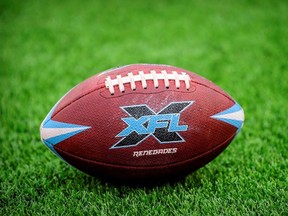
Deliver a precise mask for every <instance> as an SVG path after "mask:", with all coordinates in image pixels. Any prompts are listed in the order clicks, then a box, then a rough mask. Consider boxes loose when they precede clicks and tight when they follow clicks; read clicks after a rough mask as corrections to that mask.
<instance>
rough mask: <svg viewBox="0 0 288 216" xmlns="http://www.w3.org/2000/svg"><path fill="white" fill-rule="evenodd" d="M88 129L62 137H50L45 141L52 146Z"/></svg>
mask: <svg viewBox="0 0 288 216" xmlns="http://www.w3.org/2000/svg"><path fill="white" fill-rule="evenodd" d="M88 128H89V127H85V128H83V129H80V130H77V131H73V132H71V133H66V134H62V135H59V136H55V137H51V138H49V139H47V140H45V141H46V142H49V143H50V144H51V145H53V146H54V145H56V144H57V143H59V142H62V141H63V140H66V139H68V138H70V137H72V136H74V135H76V134H78V133H80V132H82V131H84V130H86V129H88Z"/></svg>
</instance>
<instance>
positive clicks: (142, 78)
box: [105, 70, 190, 95]
mask: <svg viewBox="0 0 288 216" xmlns="http://www.w3.org/2000/svg"><path fill="white" fill-rule="evenodd" d="M147 80H153V83H154V87H155V88H158V87H159V80H164V85H165V87H166V88H169V86H170V81H171V80H173V81H175V86H176V88H180V81H184V84H185V86H186V89H187V90H189V88H190V77H189V75H188V74H186V73H184V72H181V74H179V73H177V72H176V71H172V73H167V71H166V70H162V71H161V73H156V71H154V70H151V71H150V73H148V74H144V72H143V71H138V74H136V75H134V74H132V73H131V72H130V73H128V74H127V76H123V77H122V76H121V75H117V76H116V79H111V77H110V76H108V77H106V81H105V85H106V88H108V89H109V91H110V93H111V95H113V94H114V93H115V90H114V86H118V87H119V90H120V91H121V92H125V86H124V84H127V83H129V84H130V87H131V89H132V90H136V84H135V82H141V84H142V88H143V89H146V88H147Z"/></svg>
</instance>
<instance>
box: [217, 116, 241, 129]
mask: <svg viewBox="0 0 288 216" xmlns="http://www.w3.org/2000/svg"><path fill="white" fill-rule="evenodd" d="M217 120H220V121H223V122H226V123H228V124H230V125H233V126H234V127H236V128H237V129H238V130H239V129H241V127H242V124H243V122H242V121H239V120H233V119H226V118H217Z"/></svg>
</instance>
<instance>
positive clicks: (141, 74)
mask: <svg viewBox="0 0 288 216" xmlns="http://www.w3.org/2000/svg"><path fill="white" fill-rule="evenodd" d="M139 75H140V77H141V83H142V87H143V88H144V89H146V88H147V82H146V78H145V75H144V72H143V71H139Z"/></svg>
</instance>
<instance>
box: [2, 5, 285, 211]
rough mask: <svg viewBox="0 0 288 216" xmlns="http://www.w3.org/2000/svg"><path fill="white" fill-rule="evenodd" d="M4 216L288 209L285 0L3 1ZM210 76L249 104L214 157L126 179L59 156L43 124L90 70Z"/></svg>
mask: <svg viewBox="0 0 288 216" xmlns="http://www.w3.org/2000/svg"><path fill="white" fill-rule="evenodd" d="M0 14H1V15H0V96H1V97H0V99H1V106H0V144H1V146H0V167H1V172H0V215H3V216H4V215H5V216H6V215H145V216H146V215H288V209H287V208H288V177H287V174H288V169H287V166H288V165H287V163H288V159H287V155H288V138H287V132H288V123H287V117H288V102H287V98H288V72H287V70H288V64H287V60H288V25H287V23H288V2H287V1H286V2H285V1H237V2H236V1H233V2H232V1H228V0H227V1H209V2H208V1H200V0H199V1H180V0H178V1H166V2H165V1H151V0H149V1H148V0H145V1H116V0H115V1H114V0H113V1H112V0H111V1H110V0H109V1H78V2H76V1H49V2H48V1H46V2H45V3H44V1H43V2H41V1H1V2H0ZM139 62H140V63H161V64H169V65H175V66H178V67H182V68H185V69H188V70H191V71H195V72H197V73H198V74H200V75H202V76H204V77H206V78H208V79H210V80H212V81H213V82H214V83H216V84H217V85H219V86H220V87H222V88H223V89H224V90H226V91H227V92H228V93H229V94H231V95H232V96H233V97H234V98H235V99H236V100H237V101H238V102H239V103H240V105H242V107H243V108H244V111H245V117H246V120H245V124H244V127H243V129H242V131H241V132H240V133H239V135H238V136H237V138H236V139H235V140H234V141H233V142H232V143H231V145H230V146H229V147H228V148H227V149H226V150H225V151H224V152H223V153H222V154H221V155H220V156H219V157H217V158H216V159H215V160H214V161H212V162H211V163H209V164H208V165H206V166H205V167H203V168H201V169H200V170H198V171H196V172H194V173H193V174H191V175H189V176H188V177H187V178H186V179H184V180H182V181H180V182H178V183H174V184H166V185H163V186H156V187H152V188H151V187H149V188H148V187H142V188H131V187H128V186H115V185H111V184H108V183H103V182H100V181H99V180H98V179H95V178H93V177H90V176H88V175H86V174H84V173H82V172H80V171H78V170H76V169H74V168H72V167H71V166H68V165H67V164H66V163H64V162H62V161H61V160H60V159H58V158H57V157H56V156H55V155H53V154H52V153H51V152H50V151H49V150H48V149H47V148H46V147H45V146H44V145H43V144H42V143H41V141H40V137H39V125H40V123H41V121H42V120H43V119H44V117H45V115H46V114H47V113H48V111H49V110H50V109H51V108H52V106H53V105H54V104H55V103H56V101H57V100H58V99H59V98H60V97H61V96H62V95H63V94H64V93H66V92H67V91H68V90H69V89H71V88H72V87H73V86H75V85H76V84H77V83H79V82H81V81H83V80H84V79H86V78H88V77H90V76H92V75H94V74H95V73H98V72H101V71H103V70H105V69H108V68H111V67H114V66H120V65H125V64H130V63H139Z"/></svg>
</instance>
